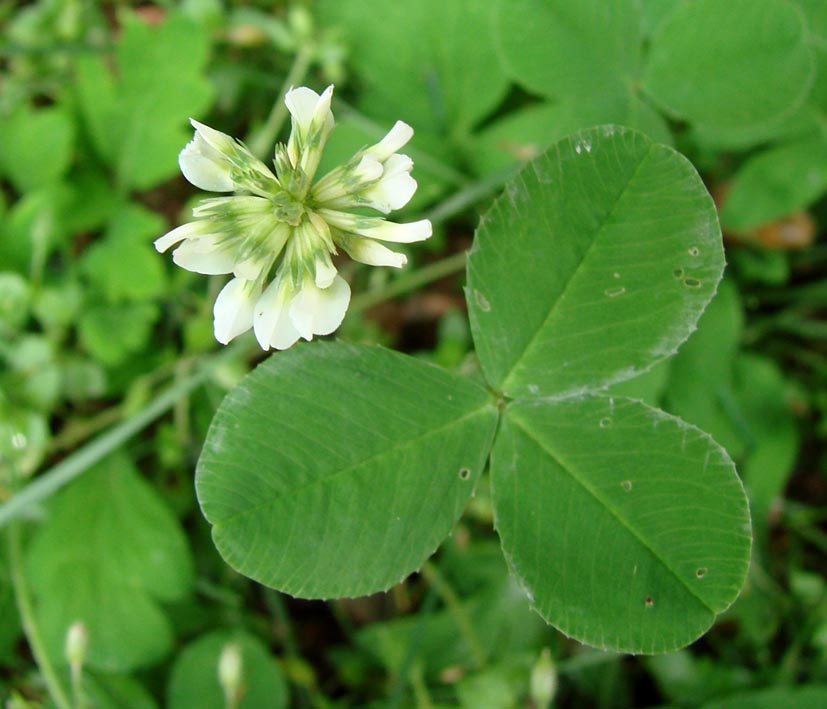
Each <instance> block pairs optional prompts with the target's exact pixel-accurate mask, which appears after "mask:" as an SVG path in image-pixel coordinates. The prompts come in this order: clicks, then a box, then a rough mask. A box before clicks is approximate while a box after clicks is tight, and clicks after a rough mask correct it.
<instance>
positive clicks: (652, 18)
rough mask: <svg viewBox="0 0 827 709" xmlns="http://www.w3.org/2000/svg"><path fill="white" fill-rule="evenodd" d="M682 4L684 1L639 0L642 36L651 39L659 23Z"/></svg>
mask: <svg viewBox="0 0 827 709" xmlns="http://www.w3.org/2000/svg"><path fill="white" fill-rule="evenodd" d="M684 2H686V0H641V5H640V9H641V13H642V15H643V34H644V36H645V37H651V36H652V35H653V34H654V32H655V30H656V29H657V28H658V26H659V25H660V24H661V22H663V21H664V20H665V19H666V18H667V17H668V16H669V14H670V13H671V12H673V11H674V10H675V8H676V7H678V6H679V5H681V4H683V3H684Z"/></svg>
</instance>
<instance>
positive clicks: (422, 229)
mask: <svg viewBox="0 0 827 709" xmlns="http://www.w3.org/2000/svg"><path fill="white" fill-rule="evenodd" d="M432 231H433V230H432V228H431V222H430V221H429V220H428V219H420V220H419V221H418V222H409V223H408V224H394V223H393V222H385V221H383V222H382V223H381V224H379V225H377V226H375V227H373V228H372V229H365V230H363V231H361V232H359V233H361V234H362V236H368V237H370V238H371V239H379V240H381V241H394V242H396V243H397V244H410V243H413V242H414V241H424V240H425V239H427V238H428V237H430V236H431V234H432Z"/></svg>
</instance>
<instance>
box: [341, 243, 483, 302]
mask: <svg viewBox="0 0 827 709" xmlns="http://www.w3.org/2000/svg"><path fill="white" fill-rule="evenodd" d="M466 259H467V256H466V254H465V252H464V251H463V252H461V253H458V254H452V255H451V256H448V257H446V258H444V259H440V260H439V261H434V262H433V263H429V264H428V265H427V266H423V267H422V268H419V269H417V270H415V271H411V272H410V273H406V274H405V275H403V276H400V277H399V278H397V279H396V280H394V281H392V282H391V283H389V284H388V285H386V286H384V287H383V288H379V289H378V290H375V291H369V292H367V293H362V294H360V295H357V296H356V297H355V298H354V299H353V301H352V303H351V307H350V312H352V313H360V312H363V311H365V310H367V309H368V308H372V307H373V306H374V305H376V304H377V303H381V302H383V301H385V300H388V299H389V298H395V297H396V296H398V295H402V294H403V293H408V292H409V291H412V290H416V289H417V288H419V286H422V285H425V284H426V283H430V282H431V281H437V280H439V279H440V278H444V277H445V276H450V275H451V274H452V273H459V272H460V271H462V270H463V269H464V268H465V261H466Z"/></svg>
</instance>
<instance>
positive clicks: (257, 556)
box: [196, 343, 497, 598]
mask: <svg viewBox="0 0 827 709" xmlns="http://www.w3.org/2000/svg"><path fill="white" fill-rule="evenodd" d="M496 420H497V414H496V410H495V408H494V406H493V404H492V402H491V401H490V399H489V397H488V394H487V393H486V392H485V390H484V389H482V388H481V387H479V386H477V385H476V384H473V383H471V382H469V381H467V380H464V379H461V378H459V377H457V376H455V375H452V374H449V373H448V372H445V371H443V370H440V369H437V368H436V367H433V366H431V365H428V364H424V363H422V362H418V361H417V360H414V359H411V358H408V357H405V356H403V355H400V354H397V353H393V352H390V351H388V350H384V349H381V348H377V347H364V346H353V345H344V344H339V343H336V344H323V345H320V344H313V345H300V346H297V347H294V348H293V349H291V350H288V351H286V352H284V353H280V354H278V355H276V356H274V357H271V358H270V359H269V360H267V361H266V362H265V363H264V364H262V365H260V366H259V367H258V369H256V370H255V371H254V372H253V373H252V374H250V375H249V376H248V377H247V378H246V379H245V380H244V381H243V382H242V383H241V384H240V385H239V386H238V387H237V388H236V389H235V390H233V391H232V392H231V393H230V394H229V395H228V397H227V398H226V399H225V401H224V403H223V404H222V405H221V408H220V409H219V410H218V413H217V414H216V416H215V419H214V420H213V423H212V426H211V427H210V431H209V433H208V435H207V440H206V442H205V445H204V450H203V453H202V455H201V458H200V460H199V463H198V470H197V473H196V486H197V491H198V499H199V501H200V503H201V508H202V510H203V512H204V514H205V516H206V517H207V519H208V520H209V521H210V522H211V523H212V524H213V538H214V540H215V543H216V546H217V547H218V550H219V551H220V552H221V554H222V555H223V556H224V558H225V560H226V561H227V562H228V563H229V564H230V565H231V566H233V567H234V568H236V569H237V570H238V571H240V572H241V573H243V574H245V575H247V576H250V577H252V578H254V579H256V580H257V581H260V582H262V583H264V584H266V585H268V586H273V587H274V588H278V589H279V590H281V591H284V592H286V593H290V594H292V595H295V596H301V597H305V598H325V597H331V596H336V597H341V596H358V595H364V594H368V593H373V592H376V591H380V590H383V589H386V588H388V587H389V586H391V585H392V584H393V583H396V582H397V581H399V580H400V579H401V578H404V576H406V575H407V574H409V573H411V572H412V571H415V570H416V569H418V568H419V566H420V565H421V564H422V562H423V561H425V559H426V558H427V557H428V556H430V555H431V554H432V553H433V552H434V551H435V550H436V548H437V547H438V546H439V544H440V543H441V542H442V540H443V539H444V538H445V537H446V536H447V535H448V533H449V532H450V531H451V529H452V527H453V526H454V524H455V523H456V521H457V519H458V518H459V515H460V513H461V512H462V509H463V507H464V505H465V502H466V501H467V499H468V498H469V496H470V495H471V492H472V490H473V487H474V483H475V481H476V479H477V477H478V476H479V474H480V472H481V471H482V468H483V466H484V464H485V459H486V457H487V454H488V449H489V446H490V441H491V438H492V435H493V429H494V426H495V423H496Z"/></svg>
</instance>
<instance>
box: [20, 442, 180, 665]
mask: <svg viewBox="0 0 827 709" xmlns="http://www.w3.org/2000/svg"><path fill="white" fill-rule="evenodd" d="M48 513H49V514H48V518H47V523H45V524H44V525H43V526H42V527H40V529H38V531H37V533H36V534H35V536H34V538H33V539H32V542H31V545H30V547H29V549H28V551H27V569H28V575H29V578H30V582H31V586H32V588H33V589H35V596H36V601H37V608H36V610H37V615H38V618H39V620H40V623H41V625H42V628H43V632H44V635H45V639H46V642H47V644H48V647H49V648H50V651H51V656H52V657H53V658H62V657H63V644H64V641H65V636H66V630H67V629H68V627H69V626H70V625H71V624H72V623H73V622H75V621H83V623H85V624H86V626H87V628H88V629H89V660H88V663H89V665H90V666H91V667H95V668H99V669H104V670H108V671H125V670H130V669H133V668H135V667H142V666H145V665H148V664H151V663H153V662H156V661H158V660H159V659H161V658H162V657H163V656H164V655H165V654H166V653H167V652H169V650H170V649H171V646H172V639H173V636H172V629H171V627H170V624H169V621H168V620H167V618H166V615H165V614H164V612H163V610H162V609H161V607H160V605H159V604H160V603H161V602H169V601H175V600H178V599H180V598H182V597H183V596H184V595H185V594H186V593H187V592H188V591H189V589H190V586H191V584H192V577H193V568H192V559H191V558H190V554H189V550H188V548H187V542H186V538H185V537H184V534H183V531H182V530H181V527H180V526H179V524H178V521H177V520H176V519H175V517H174V516H173V515H172V513H171V512H170V511H169V509H167V507H166V506H165V504H164V502H163V501H162V500H161V499H160V498H159V497H158V493H157V492H155V490H154V489H153V488H152V487H151V486H150V485H149V484H148V483H147V482H146V481H145V480H143V479H142V478H141V477H140V475H139V474H138V472H137V470H135V468H134V466H133V465H132V463H131V462H130V461H129V460H128V459H127V458H125V457H124V456H115V457H112V458H108V459H107V460H105V461H104V462H103V463H100V464H99V465H97V466H96V467H95V468H93V469H91V470H89V471H88V472H86V473H84V475H83V477H81V478H79V479H77V480H76V481H75V482H73V483H72V484H71V485H70V486H69V487H67V488H65V489H64V490H63V491H61V492H60V493H59V494H58V495H56V496H55V497H54V498H53V500H52V502H51V504H50V506H49V509H48ZM67 580H71V582H69V581H67Z"/></svg>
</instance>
